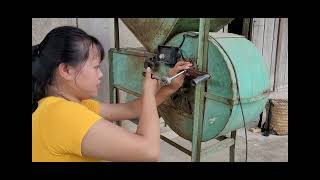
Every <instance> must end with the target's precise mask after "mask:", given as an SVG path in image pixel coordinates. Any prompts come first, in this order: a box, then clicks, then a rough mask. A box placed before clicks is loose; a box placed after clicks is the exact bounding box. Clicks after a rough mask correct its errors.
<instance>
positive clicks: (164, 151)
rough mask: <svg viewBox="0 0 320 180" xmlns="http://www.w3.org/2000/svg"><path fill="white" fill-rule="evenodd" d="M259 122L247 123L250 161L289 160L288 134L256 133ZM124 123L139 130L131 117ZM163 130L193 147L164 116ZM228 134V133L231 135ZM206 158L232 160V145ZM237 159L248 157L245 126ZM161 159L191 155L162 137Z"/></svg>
mask: <svg viewBox="0 0 320 180" xmlns="http://www.w3.org/2000/svg"><path fill="white" fill-rule="evenodd" d="M257 124H258V122H256V121H254V122H252V123H250V124H249V125H248V127H247V136H248V141H247V143H248V157H247V161H248V162H287V161H288V135H285V136H277V135H272V134H270V135H269V136H267V137H266V136H263V135H262V134H261V133H253V132H251V131H249V128H250V127H256V125H257ZM122 126H123V127H125V128H126V129H128V130H129V131H131V132H134V131H135V130H136V127H137V126H136V125H135V124H134V123H132V122H130V121H124V122H123V124H122ZM160 127H161V134H162V135H164V136H166V137H167V138H169V139H171V140H173V141H174V142H176V143H178V144H180V145H182V146H184V147H185V148H187V149H189V150H191V142H190V141H188V140H185V139H183V138H181V137H180V136H178V135H177V134H176V133H174V132H173V131H172V130H171V129H170V128H169V127H168V126H166V127H164V122H163V120H162V119H161V123H160ZM227 136H228V135H227ZM217 142H218V140H215V139H214V140H210V141H208V142H204V143H202V148H206V147H208V146H210V145H212V144H214V143H217ZM201 161H203V162H228V161H229V148H227V149H222V150H221V151H219V152H217V153H216V154H213V155H211V156H209V157H206V158H205V159H202V160H201ZM235 161H236V162H244V161H245V132H244V128H242V129H239V130H237V137H236V148H235ZM160 162H191V157H190V156H188V155H186V154H185V153H183V152H181V151H180V150H178V149H176V148H175V147H173V146H172V145H170V144H168V143H166V142H165V141H162V140H161V144H160Z"/></svg>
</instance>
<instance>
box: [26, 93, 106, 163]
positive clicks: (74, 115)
mask: <svg viewBox="0 0 320 180" xmlns="http://www.w3.org/2000/svg"><path fill="white" fill-rule="evenodd" d="M99 111H100V106H99V103H98V102H97V101H94V100H90V99H88V100H84V101H82V102H81V104H80V103H75V102H71V101H67V100H65V99H63V98H59V97H53V96H50V97H46V98H43V99H41V100H40V101H39V106H38V108H37V109H36V110H35V111H34V112H33V113H32V161H33V162H36V161H41V162H48V161H49V162H53V161H58V162H65V161H71V162H87V161H98V160H95V159H91V158H87V157H83V156H82V154H81V142H82V139H83V137H84V136H85V134H86V133H87V131H88V130H89V128H90V127H91V126H92V125H93V124H94V123H95V122H96V121H97V120H99V119H101V118H102V117H101V116H99V115H98V114H99Z"/></svg>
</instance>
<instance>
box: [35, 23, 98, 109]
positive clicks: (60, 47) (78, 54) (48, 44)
mask: <svg viewBox="0 0 320 180" xmlns="http://www.w3.org/2000/svg"><path fill="white" fill-rule="evenodd" d="M92 45H95V46H96V47H97V49H98V51H99V53H100V58H101V60H103V58H104V49H103V47H102V45H101V43H100V42H99V41H98V40H97V39H96V38H95V37H93V36H91V35H88V34H87V33H86V32H84V31H83V30H81V29H79V28H77V27H72V26H62V27H57V28H55V29H53V30H51V31H50V32H49V33H48V34H47V35H46V36H45V38H44V39H43V41H42V42H41V43H40V44H38V45H35V46H32V113H33V112H34V111H35V110H36V109H37V107H38V101H39V100H40V99H42V98H44V97H46V96H47V91H48V85H51V83H52V80H53V76H54V71H55V69H56V68H57V67H58V66H59V64H61V63H65V64H69V65H72V66H76V65H78V64H81V63H84V62H85V61H87V59H88V56H89V50H90V47H91V46H92Z"/></svg>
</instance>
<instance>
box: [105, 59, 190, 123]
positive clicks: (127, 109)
mask: <svg viewBox="0 0 320 180" xmlns="http://www.w3.org/2000/svg"><path fill="white" fill-rule="evenodd" d="M191 65H192V64H191V63H189V62H185V61H179V62H178V63H177V64H176V65H175V67H174V68H172V69H171V70H170V71H169V75H171V76H173V75H175V74H177V73H178V72H179V71H181V70H184V69H187V68H189V67H190V66H191ZM183 80H184V76H179V77H178V78H176V79H174V80H173V81H172V83H171V84H170V85H169V86H164V87H162V88H161V89H160V90H159V91H158V93H157V94H156V97H155V98H156V105H157V106H159V105H160V104H161V103H162V102H163V101H165V100H166V98H168V97H169V96H170V95H171V94H173V93H174V92H175V91H177V90H178V89H179V88H180V87H181V85H182V84H183ZM141 106H142V100H141V98H140V97H139V98H137V99H135V100H133V101H130V102H127V103H120V104H107V103H101V106H100V107H101V113H100V115H101V116H102V117H104V118H106V119H108V120H110V121H116V120H128V119H136V118H138V117H139V115H140V114H141Z"/></svg>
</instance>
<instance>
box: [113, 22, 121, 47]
mask: <svg viewBox="0 0 320 180" xmlns="http://www.w3.org/2000/svg"><path fill="white" fill-rule="evenodd" d="M114 47H115V48H116V49H117V50H119V49H120V41H119V22H118V18H114Z"/></svg>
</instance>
